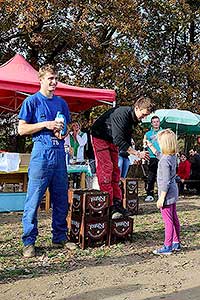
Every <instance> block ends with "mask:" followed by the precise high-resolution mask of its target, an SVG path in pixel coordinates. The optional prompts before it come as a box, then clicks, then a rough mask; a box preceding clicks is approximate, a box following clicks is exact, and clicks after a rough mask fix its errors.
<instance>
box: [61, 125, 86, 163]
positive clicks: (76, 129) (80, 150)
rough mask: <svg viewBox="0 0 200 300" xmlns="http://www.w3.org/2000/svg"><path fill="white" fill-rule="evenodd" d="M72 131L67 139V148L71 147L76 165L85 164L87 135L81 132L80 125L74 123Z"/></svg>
mask: <svg viewBox="0 0 200 300" xmlns="http://www.w3.org/2000/svg"><path fill="white" fill-rule="evenodd" d="M71 128H72V130H71V131H70V132H69V134H68V135H67V136H66V137H65V147H66V146H68V147H69V153H70V157H71V158H72V160H73V162H74V163H84V161H85V158H84V147H85V145H86V144H87V134H86V133H85V132H82V131H81V127H80V124H79V123H78V122H73V123H72V125H71Z"/></svg>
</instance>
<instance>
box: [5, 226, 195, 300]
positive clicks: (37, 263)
mask: <svg viewBox="0 0 200 300" xmlns="http://www.w3.org/2000/svg"><path fill="white" fill-rule="evenodd" d="M182 231H183V237H182V239H183V241H184V238H185V236H187V245H189V246H187V247H186V246H184V245H183V251H184V252H188V251H191V250H193V251H194V250H198V251H199V248H200V247H199V246H195V245H194V246H190V245H193V238H194V235H195V233H196V232H199V231H200V224H194V225H190V226H184V227H183V228H182ZM163 238H164V232H163V228H162V229H158V230H155V229H154V230H150V231H140V232H136V233H134V235H133V241H132V243H126V244H125V246H124V247H125V248H124V249H123V245H122V247H121V249H122V251H121V252H120V244H119V249H118V251H117V255H116V251H115V250H114V252H113V253H112V249H113V248H112V247H111V248H108V247H105V248H102V249H98V250H99V251H102V253H100V254H102V256H99V257H95V254H94V253H93V254H91V252H87V251H90V250H88V249H86V250H85V251H83V250H79V252H71V253H70V252H68V251H66V250H55V249H52V248H51V247H49V246H43V247H38V248H37V256H36V257H35V258H32V259H23V258H22V257H20V255H19V253H20V252H19V251H17V250H16V248H15V249H9V250H7V249H6V248H5V249H3V250H1V253H0V257H2V258H4V259H5V258H6V257H7V258H8V259H11V257H12V256H14V255H16V256H15V258H14V260H12V261H14V264H13V265H14V267H8V268H5V269H4V270H2V271H1V274H0V282H6V281H7V282H8V281H17V280H20V279H26V278H32V277H40V276H43V275H46V274H55V273H63V272H64V273H68V272H71V271H73V270H77V269H82V268H84V267H87V268H89V267H90V268H93V267H95V266H98V265H101V266H109V265H119V266H120V265H122V266H124V265H125V266H129V265H135V264H136V263H142V262H145V261H150V260H151V259H153V257H154V256H153V254H152V250H153V249H156V248H157V247H159V244H160V245H161V244H162V241H163ZM115 247H117V245H115ZM115 249H117V248H115ZM96 250H97V249H96ZM104 251H105V252H104ZM106 251H107V252H109V251H110V253H109V254H108V255H106ZM126 253H128V254H126ZM110 254H111V255H110ZM109 255H110V256H109ZM177 255H178V254H177ZM49 258H55V261H53V260H52V261H51V260H49ZM0 261H1V260H0ZM10 265H11V264H10ZM69 299H70V298H69ZM72 299H73V298H72ZM77 299H78V298H77Z"/></svg>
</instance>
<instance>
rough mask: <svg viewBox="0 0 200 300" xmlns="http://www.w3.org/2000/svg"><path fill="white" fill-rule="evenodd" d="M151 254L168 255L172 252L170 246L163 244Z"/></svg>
mask: <svg viewBox="0 0 200 300" xmlns="http://www.w3.org/2000/svg"><path fill="white" fill-rule="evenodd" d="M153 254H156V255H169V254H172V246H165V245H164V246H163V247H162V248H160V249H157V250H154V251H153Z"/></svg>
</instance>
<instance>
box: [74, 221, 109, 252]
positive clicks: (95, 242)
mask: <svg viewBox="0 0 200 300" xmlns="http://www.w3.org/2000/svg"><path fill="white" fill-rule="evenodd" d="M108 238H109V221H108V217H107V216H104V217H101V218H95V219H94V218H87V217H86V216H83V218H82V223H81V230H80V240H79V241H80V246H81V248H82V249H85V247H96V246H99V245H102V244H104V243H105V244H106V245H108Z"/></svg>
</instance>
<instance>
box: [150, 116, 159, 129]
mask: <svg viewBox="0 0 200 300" xmlns="http://www.w3.org/2000/svg"><path fill="white" fill-rule="evenodd" d="M151 125H152V127H153V129H155V130H158V129H160V119H159V118H155V119H152V121H151Z"/></svg>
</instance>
